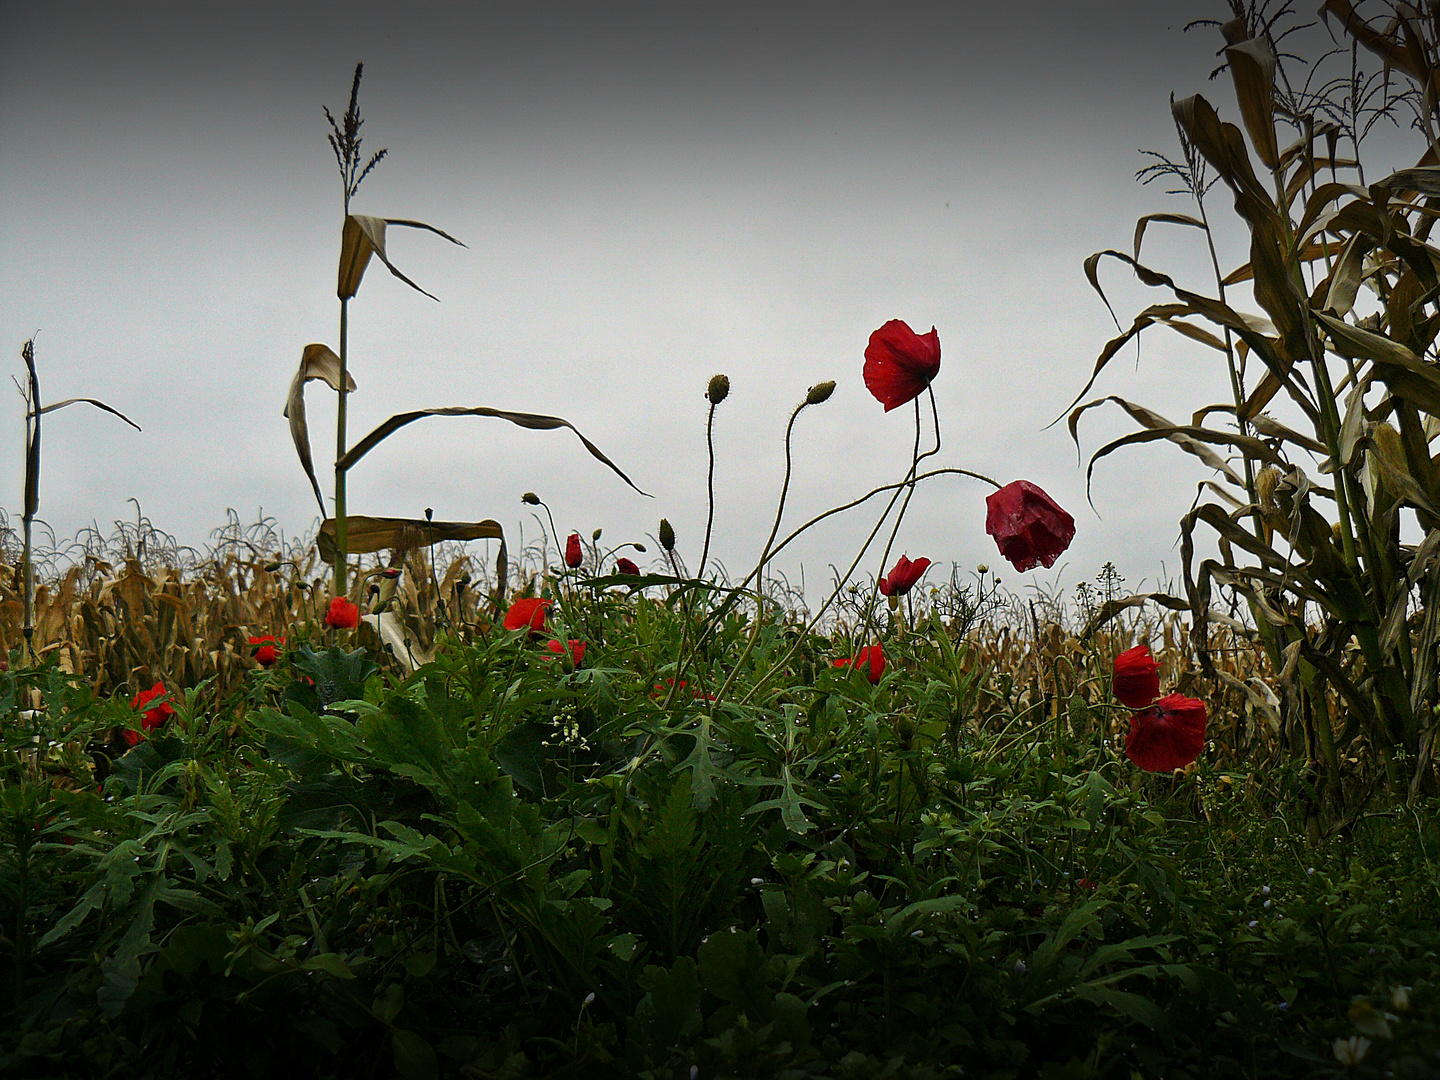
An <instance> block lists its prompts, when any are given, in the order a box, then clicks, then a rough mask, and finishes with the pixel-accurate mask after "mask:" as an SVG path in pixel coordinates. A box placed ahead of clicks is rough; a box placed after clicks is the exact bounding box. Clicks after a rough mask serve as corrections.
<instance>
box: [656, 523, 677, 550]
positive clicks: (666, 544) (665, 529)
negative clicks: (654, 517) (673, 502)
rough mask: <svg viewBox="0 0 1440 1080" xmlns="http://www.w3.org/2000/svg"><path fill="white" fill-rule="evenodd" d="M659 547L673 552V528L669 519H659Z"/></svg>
mask: <svg viewBox="0 0 1440 1080" xmlns="http://www.w3.org/2000/svg"><path fill="white" fill-rule="evenodd" d="M660 546H661V547H662V548H664V549H665V550H666V551H674V550H675V528H674V526H672V525H671V524H670V521H669V519H667V518H661V519H660Z"/></svg>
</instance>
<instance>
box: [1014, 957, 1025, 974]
mask: <svg viewBox="0 0 1440 1080" xmlns="http://www.w3.org/2000/svg"><path fill="white" fill-rule="evenodd" d="M1015 974H1016V975H1024V974H1025V961H1024V960H1016V961H1015Z"/></svg>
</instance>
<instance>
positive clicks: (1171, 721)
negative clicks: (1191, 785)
mask: <svg viewBox="0 0 1440 1080" xmlns="http://www.w3.org/2000/svg"><path fill="white" fill-rule="evenodd" d="M1204 748H1205V703H1204V702H1203V701H1197V700H1196V699H1195V698H1191V697H1186V696H1185V695H1183V694H1170V695H1167V696H1166V697H1163V698H1161V699H1160V700H1159V701H1157V702H1155V704H1153V705H1151V706H1150V707H1149V708H1148V709H1145V710H1144V711H1142V712H1137V713H1136V714H1135V715H1134V716H1132V717H1131V718H1130V734H1129V736H1128V737H1127V738H1126V739H1125V756H1126V757H1128V758H1129V759H1130V760H1131V761H1133V762H1134V763H1135V764H1136V765H1139V766H1140V768H1142V769H1144V770H1145V771H1146V772H1171V771H1172V770H1175V769H1183V768H1184V767H1185V766H1186V765H1189V764H1190V763H1191V762H1192V761H1194V760H1195V759H1196V758H1197V757H1199V756H1200V751H1201V750H1203V749H1204Z"/></svg>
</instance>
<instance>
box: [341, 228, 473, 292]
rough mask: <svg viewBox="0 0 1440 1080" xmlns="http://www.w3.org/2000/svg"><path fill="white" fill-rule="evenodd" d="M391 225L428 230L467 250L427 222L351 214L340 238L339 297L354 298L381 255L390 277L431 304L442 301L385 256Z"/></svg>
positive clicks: (447, 234) (457, 241)
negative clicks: (374, 259)
mask: <svg viewBox="0 0 1440 1080" xmlns="http://www.w3.org/2000/svg"><path fill="white" fill-rule="evenodd" d="M387 225H404V226H406V227H407V228H411V229H426V230H428V231H429V232H433V233H434V234H435V235H436V236H443V237H444V238H445V239H446V240H449V241H450V242H451V243H452V244H459V245H460V246H461V247H464V246H465V245H464V244H461V243H460V241H459V240H456V239H455V238H454V237H453V236H451V235H450V234H449V233H447V232H444V231H443V230H441V229H437V228H435V226H434V225H427V224H425V222H423V221H411V220H410V219H408V218H380V217H374V216H372V215H370V214H350V215H348V216H347V217H346V218H345V230H344V232H343V233H342V234H341V237H340V273H339V279H338V281H337V283H336V287H335V294H336V295H337V296H338V297H339V298H340V299H341V300H349V299H350V297H352V296H354V295H355V294H356V293H357V292H358V291H359V290H360V280H361V279H362V278H363V277H364V276H365V268H366V267H367V266H369V265H370V256H371V255H378V256H380V261H381V262H382V263H384V264H385V268H386V269H387V270H389V271H390V273H392V274H394V275H395V276H396V277H397V278H399V279H400V280H401V281H403V282H405V284H406V285H409V286H410V287H411V288H412V289H414V290H415V291H416V292H418V293H425V295H426V296H429V297H430V299H431V300H436V301H438V300H439V297H437V296H434V295H432V294H430V293H428V292H425V290H424V289H422V288H420V286H419V285H416V284H415V282H413V281H411V280H410V279H409V278H408V277H406V276H405V275H404V274H402V273H401V272H400V271H399V270H398V269H397V268H396V267H395V264H394V263H392V262H391V261H390V258H389V256H387V255H386V254H385V227H386V226H387Z"/></svg>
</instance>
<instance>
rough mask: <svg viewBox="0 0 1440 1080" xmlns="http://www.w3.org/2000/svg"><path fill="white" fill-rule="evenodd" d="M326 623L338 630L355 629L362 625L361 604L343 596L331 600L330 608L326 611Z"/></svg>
mask: <svg viewBox="0 0 1440 1080" xmlns="http://www.w3.org/2000/svg"><path fill="white" fill-rule="evenodd" d="M325 625H326V626H330V627H333V628H334V629H336V630H354V629H355V628H356V627H357V626H359V625H360V605H359V604H352V603H351V602H350V601H349V600H347V599H345V597H343V596H337V597H335V599H334V600H331V601H330V610H329V611H327V612H325Z"/></svg>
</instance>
